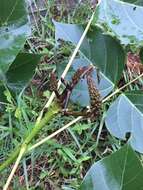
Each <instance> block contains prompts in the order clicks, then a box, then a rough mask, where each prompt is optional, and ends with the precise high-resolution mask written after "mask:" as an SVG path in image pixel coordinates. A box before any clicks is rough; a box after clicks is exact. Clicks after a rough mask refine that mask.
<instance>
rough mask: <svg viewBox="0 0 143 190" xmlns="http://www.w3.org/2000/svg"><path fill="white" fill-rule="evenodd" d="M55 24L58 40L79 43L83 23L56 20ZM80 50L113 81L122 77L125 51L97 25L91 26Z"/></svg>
mask: <svg viewBox="0 0 143 190" xmlns="http://www.w3.org/2000/svg"><path fill="white" fill-rule="evenodd" d="M54 24H55V29H56V32H55V38H56V40H58V39H62V40H65V41H70V42H72V43H74V44H77V43H78V41H79V39H80V37H81V35H82V33H83V31H84V27H83V26H81V25H76V24H63V23H59V22H55V21H54ZM80 51H81V52H82V54H83V55H84V57H85V58H86V59H87V60H88V61H89V62H92V63H93V64H94V65H95V66H96V67H98V68H99V69H100V70H101V72H102V73H103V74H104V75H105V76H106V77H107V78H108V79H109V80H111V81H112V82H113V83H116V82H117V81H118V80H119V79H120V77H121V74H122V71H123V68H124V63H125V53H124V51H123V49H122V47H121V46H120V44H119V43H118V42H117V41H116V40H114V39H113V38H112V37H110V36H107V35H104V34H102V32H101V31H100V30H99V29H98V28H96V27H91V29H90V30H89V31H88V33H87V36H86V38H85V39H84V41H83V43H82V45H81V48H80Z"/></svg>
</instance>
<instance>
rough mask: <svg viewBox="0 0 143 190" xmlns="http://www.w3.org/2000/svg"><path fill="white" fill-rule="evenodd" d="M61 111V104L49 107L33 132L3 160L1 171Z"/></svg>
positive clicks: (0, 166)
mask: <svg viewBox="0 0 143 190" xmlns="http://www.w3.org/2000/svg"><path fill="white" fill-rule="evenodd" d="M59 111H60V106H59V105H58V104H57V103H55V102H54V103H53V105H51V107H50V108H49V110H48V112H47V113H46V114H45V116H44V117H43V119H42V120H41V121H40V122H39V123H38V124H36V125H35V127H34V128H33V129H32V131H31V133H30V134H29V135H28V136H27V137H26V138H25V140H24V142H23V143H22V144H21V145H19V146H18V147H16V148H15V149H14V151H13V152H12V153H11V154H10V155H9V158H8V159H7V160H6V161H5V162H3V163H2V164H1V165H0V172H1V171H3V170H4V169H5V168H7V167H8V166H9V165H10V164H12V163H13V162H14V161H15V160H16V158H17V156H18V154H19V152H20V150H21V148H22V147H23V146H25V145H26V147H27V146H28V145H29V143H30V142H31V141H32V140H33V138H34V137H35V136H36V135H37V134H38V133H39V131H40V130H41V129H42V128H43V127H44V126H45V125H46V124H47V123H48V122H49V121H50V120H51V119H52V118H53V117H54V116H55V115H56V114H57V113H58V112H59Z"/></svg>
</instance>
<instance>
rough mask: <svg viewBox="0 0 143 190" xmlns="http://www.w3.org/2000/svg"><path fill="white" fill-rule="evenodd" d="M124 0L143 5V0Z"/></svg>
mask: <svg viewBox="0 0 143 190" xmlns="http://www.w3.org/2000/svg"><path fill="white" fill-rule="evenodd" d="M122 1H124V2H127V3H133V4H135V5H141V6H143V1H142V0H122Z"/></svg>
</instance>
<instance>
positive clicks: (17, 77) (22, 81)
mask: <svg viewBox="0 0 143 190" xmlns="http://www.w3.org/2000/svg"><path fill="white" fill-rule="evenodd" d="M40 58H41V55H38V54H30V53H19V54H18V56H17V57H16V59H15V61H14V62H13V63H12V65H11V66H10V68H9V70H8V72H7V73H6V82H7V85H8V87H9V88H10V89H13V90H21V89H22V88H23V87H25V86H26V85H27V83H28V82H29V80H30V79H31V78H32V77H33V75H34V73H35V68H36V66H37V64H38V62H39V61H40Z"/></svg>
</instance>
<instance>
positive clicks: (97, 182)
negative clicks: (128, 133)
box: [80, 145, 143, 190]
mask: <svg viewBox="0 0 143 190" xmlns="http://www.w3.org/2000/svg"><path fill="white" fill-rule="evenodd" d="M142 178H143V167H142V165H141V163H140V161H139V159H138V157H137V155H136V153H135V152H134V151H133V150H132V149H131V147H130V146H129V145H125V146H124V147H123V148H121V149H120V150H118V151H117V152H115V153H113V154H111V155H110V156H108V157H106V158H104V159H102V160H100V161H98V162H97V163H95V164H93V166H92V167H91V168H90V169H89V171H88V172H87V174H86V176H85V178H84V180H83V183H82V185H81V187H80V190H86V189H88V190H142V189H143V180H142Z"/></svg>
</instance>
